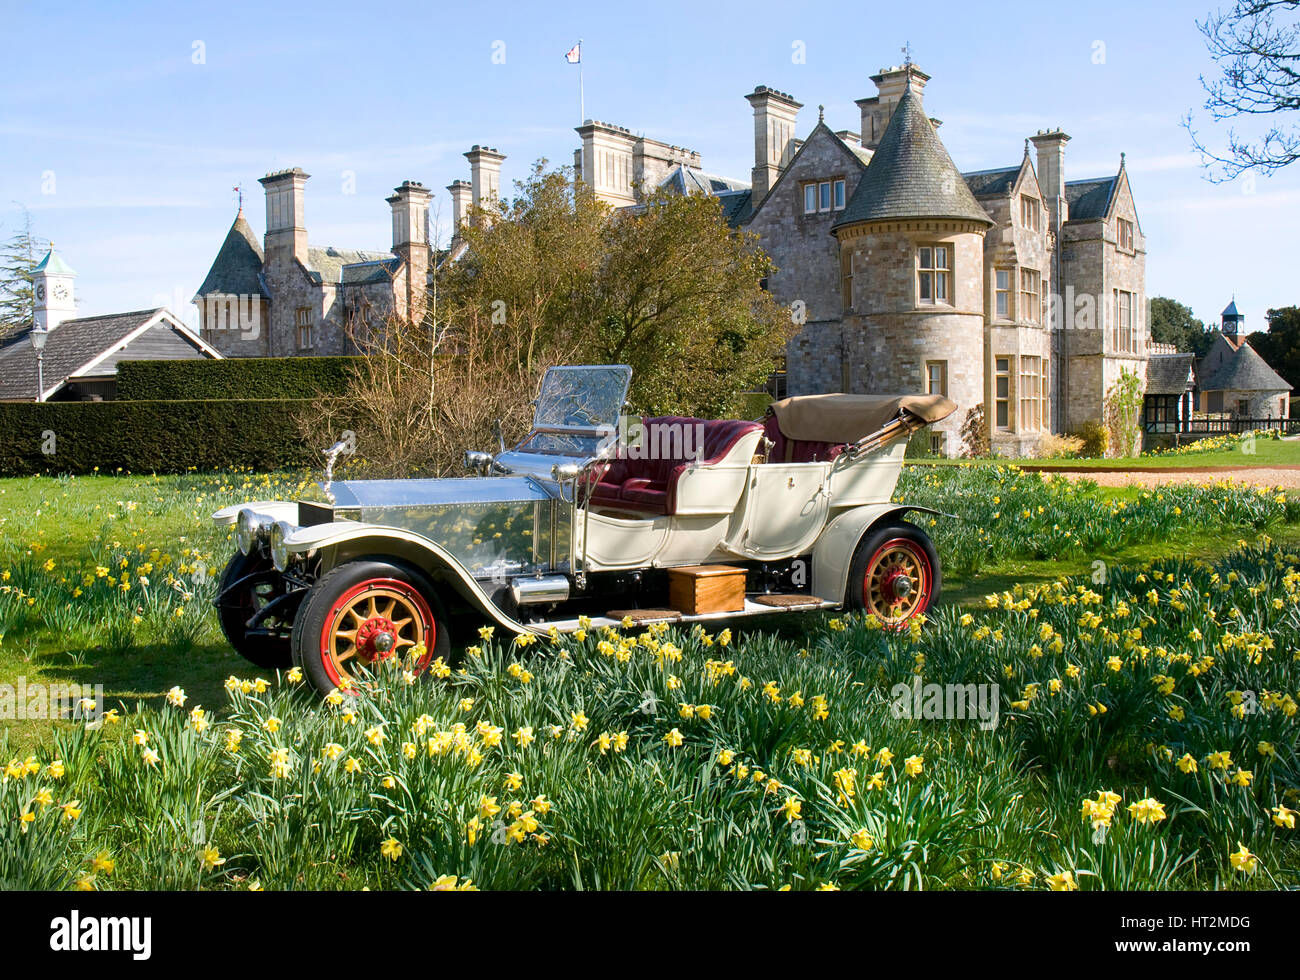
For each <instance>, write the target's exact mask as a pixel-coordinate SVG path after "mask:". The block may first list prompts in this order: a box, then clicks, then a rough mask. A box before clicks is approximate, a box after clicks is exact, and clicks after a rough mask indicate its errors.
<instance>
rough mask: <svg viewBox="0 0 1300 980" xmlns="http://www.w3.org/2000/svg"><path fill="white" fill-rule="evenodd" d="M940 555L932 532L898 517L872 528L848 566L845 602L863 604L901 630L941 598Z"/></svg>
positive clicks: (855, 606)
mask: <svg viewBox="0 0 1300 980" xmlns="http://www.w3.org/2000/svg"><path fill="white" fill-rule="evenodd" d="M942 584H943V577H942V573H941V572H940V571H939V554H938V552H937V551H935V548H934V543H933V542H932V541H931V540H930V537H929V535H927V534H926V533H925V532H924V531H922V530H921V529H920V528H919V527H917V526H916V525H914V524H909V523H908V522H907V521H899V522H898V523H896V524H889V525H886V526H884V527H878V528H875V529H873V530H872V531H870V532H868V534H867V535H866V537H864V538H863V539H862V542H861V543H860V544H859V545H858V550H857V551H856V552H855V553H854V556H853V565H852V566H851V569H850V571H849V586H848V595H847V596H846V597H845V599H846V605H847V606H848V607H849V608H850V609H865V610H866V611H867V612H869V613H871V614H873V615H874V616H875V617H876V618H877V619H879V620H880V621H881V623H882V624H883V625H884V626H885V628H886V629H902V628H904V627H905V626H907V624H908V623H909V622H911V621H912V620H913V619H915V618H916V617H917V616H921V615H923V614H924V613H925V612H926V610H928V609H929V608H930V607H931V606H933V605H934V603H935V601H936V600H937V599H938V598H939V589H940V587H941V586H942Z"/></svg>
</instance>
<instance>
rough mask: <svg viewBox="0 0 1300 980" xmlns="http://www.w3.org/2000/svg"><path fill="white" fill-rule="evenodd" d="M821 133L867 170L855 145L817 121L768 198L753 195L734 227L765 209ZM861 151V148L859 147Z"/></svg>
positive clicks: (798, 142) (772, 187) (851, 159)
mask: <svg viewBox="0 0 1300 980" xmlns="http://www.w3.org/2000/svg"><path fill="white" fill-rule="evenodd" d="M819 132H824V133H825V134H826V137H827V138H828V139H831V140H834V141H835V142H836V143H837V144H839V147H840V149H842V150H843V151H844V152H845V153H847V154H848V158H849V160H850V161H851V162H852V163H854V164H856V165H857V166H858V167H859V168H860V170H865V169H866V168H867V161H866V160H864V159H863V158H862V154H860V153H859V152H857V150H855V149H854V147H853V144H851V143H849V142H848V141H846V140H845V139H844V138H843V137H841V136H840V135H839V134H838V133H836V132H835V131H834V130H832V129H831V128H830V127H829V126H827V125H826V121H825V120H824V119H819V120H818V121H817V125H816V126H814V127H813V128H812V132H811V133H809V134H808V138H807V139H806V140H799V141H797V144H796V145H797V146H798V149H796V150H795V151H794V156H792V157H791V158H790V162H789V163H788V164H786V165H785V167H783V168H782V169H781V172H780V173H779V174H778V175H777V178H776V180H775V182H773V184H772V186H771V187H769V188H768V189H767V197H764V198H763V199H762V200H761V201H755V200H754V199H753V195H752V194H751V195H750V199H749V201H748V203H747V204H746V205H745V210H746V211H747V212H748V213H747V214H745V215H744V216H743V218H738V219H736V220H735V221H733V222H732V224H733V226H734V225H737V224H745V223H748V222H749V220H750V219H751V218H753V217H754V214H755V212H757V211H761V210H762V209H763V203H764V202H765V201H766V200H767V199H768V198H770V197H771V196H772V194H773V193H774V192H775V191H776V189H777V187H779V186H780V185H781V182H782V181H784V180H786V179H787V178H788V177H789V176H790V174H792V173H794V171H795V169H796V165H797V164H798V162H799V158H800V157H802V156H803V155H804V152H805V151H806V150H807V149H808V148H809V147H810V146H812V145H813V142H814V141H815V140H816V138H817V134H818V133H819ZM859 149H861V148H860V147H859ZM868 152H870V151H868ZM724 207H725V205H724Z"/></svg>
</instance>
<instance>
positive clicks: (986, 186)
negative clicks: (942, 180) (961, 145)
mask: <svg viewBox="0 0 1300 980" xmlns="http://www.w3.org/2000/svg"><path fill="white" fill-rule="evenodd" d="M1019 176H1020V168H1019V167H1006V168H1002V169H998V170H975V171H972V172H971V173H966V174H962V178H963V179H964V180H965V181H966V186H967V187H969V188H970V192H971V193H972V194H974V195H975V196H976V197H993V196H997V195H1006V194H1009V193H1011V188H1012V187H1013V186H1015V183H1016V178H1017V177H1019Z"/></svg>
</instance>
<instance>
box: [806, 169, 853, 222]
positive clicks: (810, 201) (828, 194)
mask: <svg viewBox="0 0 1300 980" xmlns="http://www.w3.org/2000/svg"><path fill="white" fill-rule="evenodd" d="M844 203H845V200H844V178H843V177H836V178H834V179H833V180H812V181H809V182H808V183H806V184H804V185H803V213H804V214H821V213H824V212H827V211H842V210H844Z"/></svg>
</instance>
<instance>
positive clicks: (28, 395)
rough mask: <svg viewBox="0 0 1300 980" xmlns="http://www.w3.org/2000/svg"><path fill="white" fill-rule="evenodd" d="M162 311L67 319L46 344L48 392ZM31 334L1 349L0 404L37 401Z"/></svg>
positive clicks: (34, 352) (23, 335)
mask: <svg viewBox="0 0 1300 980" xmlns="http://www.w3.org/2000/svg"><path fill="white" fill-rule="evenodd" d="M160 312H162V309H161V307H160V308H158V309H153V310H136V311H135V312H132V313H114V314H111V315H109V316H91V317H85V318H83V319H80V320H64V321H63V322H62V323H60V324H59V325H58V326H57V327H56V328H55V329H53V330H51V331H50V334H49V337H48V338H47V339H46V342H45V366H44V368H45V390H46V391H49V390H51V389H52V388H57V387H59V386H60V385H61V384H62V383H63V382H64V381H65V380H66V379H67V378H68V377H69V376H70V375H71V374H72V373H73V372H74V371H76V370H78V369H80V368H81V367H82V366H83V365H85V364H86V363H87V362H89V361H92V360H94V359H95V358H96V357H98V356H99V355H100V354H103V353H104V352H105V351H107V350H109V349H110V348H112V347H113V346H114V345H116V344H118V343H120V342H121V341H122V338H124V337H125V336H126V335H127V334H129V333H131V331H133V330H135V329H136V328H137V327H140V326H142V325H144V323H146V322H147V321H148V320H151V319H152V318H153V317H154V316H156V315H157V314H159V313H160ZM29 333H31V331H30V330H25V331H23V332H22V333H21V334H18V335H17V336H15V337H13V338H11V339H9V340H7V341H5V343H4V345H3V346H0V401H33V400H34V399H35V398H36V382H37V371H36V351H35V350H33V349H32V344H31V341H30V340H29V339H28V334H29Z"/></svg>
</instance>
